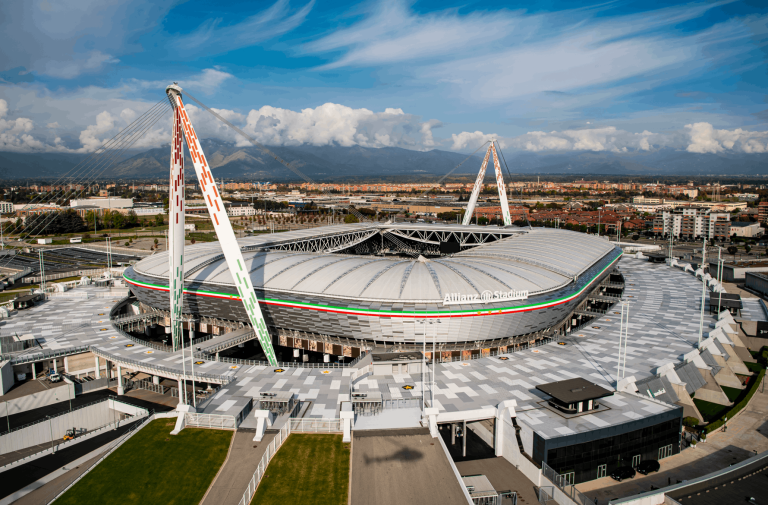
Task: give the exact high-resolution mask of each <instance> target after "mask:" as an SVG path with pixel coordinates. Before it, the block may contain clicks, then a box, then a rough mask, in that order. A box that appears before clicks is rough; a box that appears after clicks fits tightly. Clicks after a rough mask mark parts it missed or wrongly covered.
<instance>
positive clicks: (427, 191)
mask: <svg viewBox="0 0 768 505" xmlns="http://www.w3.org/2000/svg"><path fill="white" fill-rule="evenodd" d="M488 142H490V140H486V141H485V142H483V144H482V145H481V146H480V147H478V148H477V149H475V152H473V153H472V154H470V155H469V156H467V157H466V158H465V159H464V161H462V162H461V163H459V164H458V165H456V166H455V167H453V169H452V170H451V171H450V172H448V173H447V174H445V175H444V176H442V177H441V178H440V179H439V180H438V181H437V182H436V183H435V184H434V185H433V186H432V187H430V188H429V189H427V190H426V191H424V192H423V193H422V194H420V195H419V198H422V197H423V196H424V195H426V194H427V193H429V192H430V191H432V190H433V189H434V188H436V187H437V186H439V185H440V184H441V183H442V182H443V181H444V180H445V178H446V177H448V176H449V175H451V174H452V173H453V172H455V171H456V169H458V168H459V167H460V166H462V165H463V164H464V163H466V162H467V160H468V159H470V158H471V157H472V156H474V155H475V154H477V151H479V150H480V149H482V148H483V147H485V145H486V144H487V143H488Z"/></svg>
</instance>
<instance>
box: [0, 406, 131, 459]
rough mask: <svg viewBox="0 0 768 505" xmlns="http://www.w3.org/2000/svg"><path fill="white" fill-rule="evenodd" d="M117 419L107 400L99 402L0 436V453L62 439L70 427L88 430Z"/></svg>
mask: <svg viewBox="0 0 768 505" xmlns="http://www.w3.org/2000/svg"><path fill="white" fill-rule="evenodd" d="M118 419H119V415H118V414H117V413H116V412H115V411H114V410H112V409H110V408H109V403H108V402H106V401H103V402H99V403H97V404H95V405H89V406H87V407H83V408H81V409H78V410H74V411H72V412H68V413H66V414H64V415H61V416H58V417H53V418H50V419H49V420H47V421H42V422H39V423H37V424H33V425H32V426H28V427H26V428H22V429H20V430H16V431H13V432H11V433H8V434H6V435H2V436H0V454H7V453H9V452H12V451H18V450H21V449H25V448H27V447H31V446H33V445H38V444H44V443H46V442H51V440H62V439H63V438H64V435H65V434H66V433H67V430H71V429H72V428H75V429H77V430H87V431H90V430H95V429H97V428H101V427H102V426H105V425H107V424H109V423H111V422H115V421H116V420H118Z"/></svg>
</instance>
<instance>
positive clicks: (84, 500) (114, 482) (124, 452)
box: [56, 419, 233, 505]
mask: <svg viewBox="0 0 768 505" xmlns="http://www.w3.org/2000/svg"><path fill="white" fill-rule="evenodd" d="M174 424H175V420H174V419H157V420H155V421H152V422H151V423H149V424H148V425H147V426H145V427H144V428H143V429H142V430H141V431H139V432H138V433H137V434H135V435H134V436H133V437H131V438H130V439H129V440H128V441H127V442H126V443H124V444H123V445H122V446H120V448H119V449H117V450H116V451H115V452H113V453H112V454H111V455H110V456H109V457H108V458H107V459H105V460H104V461H102V462H101V463H100V464H99V465H98V466H97V467H96V468H94V469H93V470H92V471H91V472H90V473H88V474H86V476H85V477H83V478H82V479H81V480H80V481H79V482H78V483H77V484H75V485H74V486H73V487H72V488H71V489H70V490H69V491H67V492H66V493H65V494H64V495H63V496H62V497H61V498H59V499H58V500H56V503H57V505H60V504H71V505H75V504H79V505H87V504H94V505H96V504H98V505H102V504H105V503H120V504H122V505H131V504H137V505H138V504H142V505H154V504H157V505H165V504H169V505H182V504H183V505H187V504H190V503H199V502H200V500H201V499H202V498H203V495H204V494H205V492H206V491H207V489H208V487H209V486H210V484H211V482H212V481H213V478H214V477H215V476H216V472H218V471H219V467H220V466H221V465H222V463H224V459H225V458H226V456H227V451H228V450H229V443H230V440H231V439H232V433H233V432H231V431H219V430H206V429H195V428H186V429H184V430H182V431H181V432H180V433H179V434H178V435H170V434H169V433H170V432H171V430H173V425H174Z"/></svg>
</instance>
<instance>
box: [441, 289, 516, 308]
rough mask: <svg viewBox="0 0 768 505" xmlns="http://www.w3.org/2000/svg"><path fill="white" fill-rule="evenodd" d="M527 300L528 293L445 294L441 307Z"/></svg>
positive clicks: (514, 291)
mask: <svg viewBox="0 0 768 505" xmlns="http://www.w3.org/2000/svg"><path fill="white" fill-rule="evenodd" d="M527 298H528V291H527V290H526V291H517V290H514V289H513V290H512V291H489V290H485V291H483V292H482V293H480V294H468V295H466V294H461V293H447V294H446V295H445V298H443V305H463V304H467V303H496V302H509V301H512V300H525V299H527Z"/></svg>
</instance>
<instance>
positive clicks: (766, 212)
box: [757, 202, 768, 223]
mask: <svg viewBox="0 0 768 505" xmlns="http://www.w3.org/2000/svg"><path fill="white" fill-rule="evenodd" d="M757 214H758V218H759V219H760V222H761V223H765V222H768V202H760V203H759V204H757Z"/></svg>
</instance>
